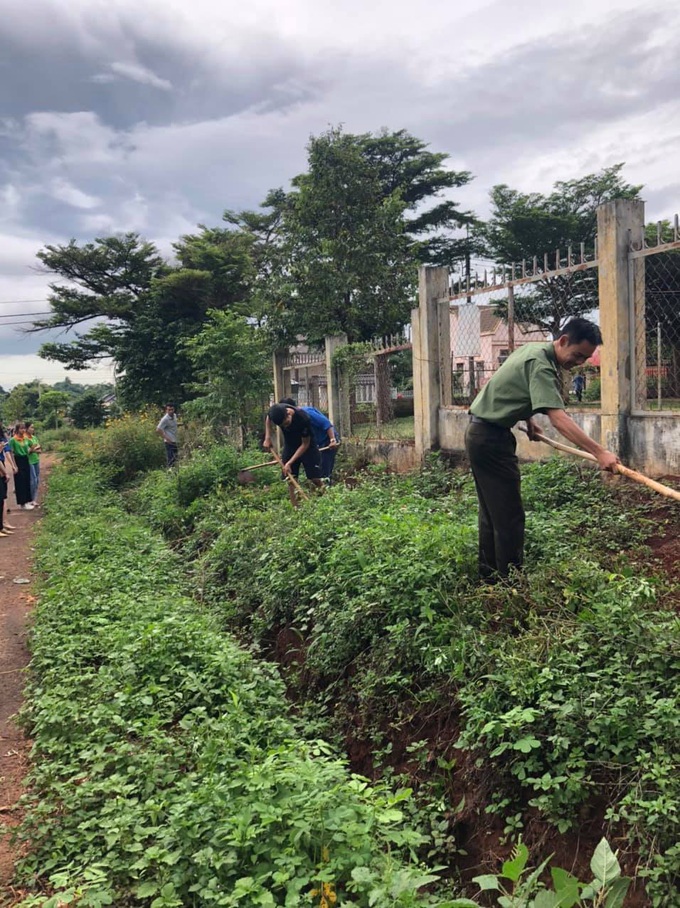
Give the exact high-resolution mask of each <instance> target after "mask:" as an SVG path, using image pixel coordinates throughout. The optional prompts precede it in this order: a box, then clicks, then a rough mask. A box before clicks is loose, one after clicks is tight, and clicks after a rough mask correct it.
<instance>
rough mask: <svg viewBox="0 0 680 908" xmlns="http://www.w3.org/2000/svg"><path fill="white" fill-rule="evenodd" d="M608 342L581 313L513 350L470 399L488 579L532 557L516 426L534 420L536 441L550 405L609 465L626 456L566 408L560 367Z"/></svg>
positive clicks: (573, 435)
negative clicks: (550, 336) (541, 340)
mask: <svg viewBox="0 0 680 908" xmlns="http://www.w3.org/2000/svg"><path fill="white" fill-rule="evenodd" d="M601 343H602V335H601V333H600V329H599V328H598V326H597V325H594V324H593V323H592V322H589V321H587V320H586V319H584V318H573V319H571V321H569V322H568V323H567V325H566V326H565V327H564V329H563V330H562V334H561V335H560V336H559V337H558V338H557V340H555V341H553V342H552V343H545V344H526V345H524V346H523V347H521V348H520V349H519V350H517V351H516V352H515V353H513V354H512V355H511V356H509V357H508V359H507V360H506V361H505V362H504V363H503V365H502V366H501V367H500V369H499V370H498V371H497V372H496V373H495V374H494V375H493V376H492V377H491V379H490V380H489V381H488V382H487V384H486V385H485V386H484V387H483V388H482V390H481V391H480V392H479V394H478V395H477V397H476V398H475V399H474V401H473V402H472V406H471V407H470V425H469V426H468V429H467V432H466V433H465V449H466V451H467V455H468V458H469V460H470V465H471V468H472V475H473V476H474V479H475V486H476V488H477V498H478V499H479V573H480V577H482V579H484V580H493V579H497V578H498V577H507V575H508V572H509V570H510V569H511V568H513V567H515V568H521V566H522V562H523V559H524V508H523V506H522V494H521V490H520V472H519V462H518V460H517V456H516V455H515V449H516V447H517V442H516V439H515V436H514V435H513V434H512V432H511V431H510V430H511V428H512V426H514V425H515V423H517V422H518V421H519V420H526V425H527V432H528V435H529V438H531V439H532V441H535V440H536V439H535V433H536V432H537V431H538V426H537V425H536V423H535V422H534V421H533V419H532V416H533V415H534V413H545V415H546V416H547V417H548V419H549V420H550V422H551V424H552V426H553V427H554V428H555V429H557V431H558V432H559V433H560V434H561V435H563V436H564V437H565V438H566V439H568V440H569V441H571V442H574V443H575V444H577V445H578V446H579V447H580V448H583V450H584V451H588V453H590V454H593V455H594V456H595V457H596V458H597V461H598V463H599V465H600V469H602V470H610V471H613V470H614V467H615V464H616V463H618V458H617V456H616V455H615V454H612V452H611V451H607V450H606V449H605V448H603V447H602V446H601V445H599V444H598V443H597V442H596V441H593V439H592V438H590V437H589V436H588V435H586V434H585V432H583V430H582V429H580V428H579V427H578V426H577V425H576V423H575V422H574V420H573V419H571V417H569V416H567V414H566V413H565V412H564V401H563V399H562V394H561V383H560V368H562V369H573V368H574V367H575V366H581V365H583V363H584V362H585V361H586V360H587V359H589V357H591V356H592V355H593V353H594V352H595V349H596V348H597V347H598V346H599V345H600V344H601Z"/></svg>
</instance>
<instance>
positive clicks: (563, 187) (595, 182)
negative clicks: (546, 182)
mask: <svg viewBox="0 0 680 908" xmlns="http://www.w3.org/2000/svg"><path fill="white" fill-rule="evenodd" d="M623 167H624V165H623V164H614V165H613V166H612V167H606V168H605V169H604V170H601V171H600V172H599V173H591V174H588V175H587V176H584V177H580V178H579V179H576V180H568V181H560V182H557V183H555V186H554V188H553V191H552V192H551V193H550V194H549V195H542V194H541V193H538V192H532V193H523V192H519V191H518V190H516V189H511V188H510V187H509V186H506V185H498V186H494V188H493V189H492V190H491V217H490V218H489V220H488V221H487V223H486V224H485V225H483V227H482V234H483V238H484V240H485V244H486V250H487V254H488V255H490V256H491V258H493V259H494V261H496V262H499V263H505V264H510V263H512V262H520V261H522V260H523V259H533V257H534V256H538V258H539V264H541V265H542V260H543V255H544V253H546V252H548V253H554V252H555V250H556V249H561V250H563V252H566V249H567V246H569V245H570V244H572V245H576V244H579V243H586V245H587V246H589V247H590V248H591V249H592V246H593V242H594V239H595V236H596V233H597V208H598V206H599V205H601V204H602V203H603V202H609V201H611V200H612V199H637V198H639V195H640V190H641V189H642V186H641V185H639V186H634V185H632V184H631V183H626V182H625V180H624V179H623V177H622V176H621V171H622V169H623Z"/></svg>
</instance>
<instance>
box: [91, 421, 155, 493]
mask: <svg viewBox="0 0 680 908" xmlns="http://www.w3.org/2000/svg"><path fill="white" fill-rule="evenodd" d="M157 423H158V419H157V417H156V416H155V415H154V414H151V413H127V414H125V415H123V416H121V417H120V418H119V419H114V420H111V421H110V422H109V423H108V424H107V426H106V428H105V429H100V430H97V431H94V432H92V433H90V438H91V442H90V445H89V446H88V448H87V449H86V452H85V454H86V457H87V459H88V460H89V461H90V462H92V463H93V464H95V465H96V466H97V467H98V468H99V469H101V470H102V472H103V474H104V475H105V476H106V477H107V478H108V479H109V480H110V482H112V483H113V484H114V485H115V486H116V487H117V488H120V487H121V486H123V485H124V484H125V483H129V482H130V481H131V480H133V479H135V478H136V477H137V476H138V475H139V474H140V473H143V472H145V471H147V470H153V469H156V468H158V467H161V466H163V464H164V463H165V449H164V447H163V440H162V439H161V437H160V436H159V435H158V434H156V425H157Z"/></svg>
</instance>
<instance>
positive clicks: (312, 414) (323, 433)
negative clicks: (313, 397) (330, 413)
mask: <svg viewBox="0 0 680 908" xmlns="http://www.w3.org/2000/svg"><path fill="white" fill-rule="evenodd" d="M298 409H300V410H304V411H305V413H306V414H307V415H308V416H309V420H310V422H311V424H312V432H313V433H314V440H315V441H316V444H317V447H319V448H325V447H326V445H327V444H328V443H329V441H330V439H329V437H328V430H329V429H330V428H331V426H332V425H333V423H332V422H331V421H330V419H328V417H327V416H324V415H323V413H322V412H321V410H317V409H316V407H299V408H298ZM333 432H334V434H335V437H336V438H337V437H338V434H337V432H335V429H334V430H333Z"/></svg>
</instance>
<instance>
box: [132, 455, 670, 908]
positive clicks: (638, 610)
mask: <svg viewBox="0 0 680 908" xmlns="http://www.w3.org/2000/svg"><path fill="white" fill-rule="evenodd" d="M158 481H159V480H158V478H154V477H153V476H150V477H148V478H147V480H146V483H147V485H146V490H145V495H146V499H147V501H149V500H151V499H152V498H153V488H154V486H155V484H156V483H157V482H158ZM523 486H524V498H525V504H526V509H527V516H528V520H527V565H526V571H525V573H524V574H523V575H522V576H517V577H515V578H513V580H512V581H511V582H510V583H507V584H503V585H499V586H497V587H491V588H484V587H480V586H479V585H478V584H477V583H476V581H475V579H474V575H475V546H476V527H475V523H476V502H475V497H474V490H473V488H472V485H471V482H470V480H469V479H468V478H465V477H462V476H460V475H457V474H455V473H452V472H451V471H450V470H446V469H445V468H444V466H443V465H442V464H441V463H440V462H439V461H437V459H434V460H433V461H432V462H431V463H430V464H429V466H428V467H427V469H426V470H425V471H423V473H422V474H419V475H417V476H410V477H393V476H388V475H385V472H384V471H383V470H381V469H379V468H372V469H369V470H368V471H367V474H366V477H365V478H364V479H363V481H361V482H360V484H359V485H358V486H356V487H352V488H347V487H343V486H337V487H335V488H334V489H332V490H331V492H330V494H328V495H326V496H325V497H323V498H320V499H318V500H315V501H313V502H311V503H310V504H309V505H306V506H305V507H304V508H302V509H300V511H298V512H296V513H293V512H292V511H291V510H290V508H289V507H288V506H287V504H286V503H285V501H284V500H283V496H282V495H281V494H280V489H279V488H278V487H275V488H273V489H272V488H270V487H267V485H266V483H265V482H264V481H262V482H261V484H259V485H257V486H255V487H253V488H249V489H248V490H247V491H244V492H238V491H233V490H232V491H229V492H228V493H225V492H222V493H215V494H214V495H213V498H212V502H211V504H212V506H211V509H210V513H209V514H205V513H204V514H202V515H198V516H197V518H196V519H195V533H194V534H193V537H192V538H191V539H189V540H188V541H187V542H186V543H185V544H184V549H183V550H184V551H185V552H186V553H188V554H189V556H190V557H192V558H193V559H195V561H194V564H195V571H196V576H197V577H198V578H200V587H201V589H202V590H203V596H204V598H205V599H206V601H207V602H208V603H209V604H210V605H211V606H212V608H213V609H214V612H215V614H216V615H218V616H219V618H220V620H221V621H222V622H223V624H224V626H225V627H228V628H230V629H231V630H233V631H234V632H236V633H238V634H239V635H241V636H242V638H243V639H244V640H247V641H251V642H255V643H256V644H258V645H259V646H260V647H262V648H263V649H264V651H266V652H273V651H274V650H275V643H276V639H277V634H278V633H280V632H281V630H282V629H285V630H286V632H287V633H288V635H289V637H291V636H292V638H293V639H297V640H298V641H299V644H298V646H297V648H298V658H297V659H294V660H293V662H292V665H291V666H289V671H288V675H287V678H288V683H289V689H290V691H291V693H292V694H293V696H294V697H295V698H296V699H297V701H298V703H299V704H300V709H301V711H302V714H303V715H304V716H305V717H306V719H307V720H308V721H310V722H311V723H312V724H314V723H316V726H315V727H317V728H319V729H323V730H324V731H326V732H329V733H330V732H331V731H335V733H336V734H338V735H339V736H340V737H341V736H342V735H343V734H346V733H347V729H348V728H350V727H352V726H353V727H354V728H355V732H356V730H357V729H359V730H360V732H359V733H360V734H362V735H363V736H364V737H365V739H367V740H368V741H369V742H371V744H372V747H373V766H374V768H375V771H376V772H381V771H382V772H388V771H390V761H394V760H395V759H396V758H395V753H396V747H394V746H393V745H394V742H395V738H396V737H398V736H399V729H404V727H407V726H408V725H409V722H412V720H414V718H415V717H419V718H422V717H423V716H425V717H427V716H432V715H434V714H435V713H436V712H437V710H441V705H442V701H444V702H445V703H447V704H448V705H449V708H450V711H451V715H452V717H454V718H455V721H456V722H457V723H459V726H460V732H459V734H458V741H457V745H458V753H459V754H461V755H469V760H468V761H467V762H468V764H469V761H470V760H471V761H472V763H473V764H474V763H475V762H476V765H477V773H478V775H479V776H480V777H483V778H484V780H485V785H486V786H487V788H488V789H490V791H491V796H490V800H489V803H488V806H487V809H488V811H490V812H491V813H494V812H495V813H498V814H499V815H500V816H501V817H503V818H504V821H505V823H506V834H507V836H509V837H511V838H512V837H513V836H517V834H518V833H520V832H521V830H522V828H523V826H524V824H525V818H526V816H527V813H531V814H532V815H534V816H535V815H536V814H538V815H539V816H541V817H542V818H543V820H544V821H545V822H546V823H548V824H550V825H552V826H554V827H555V828H556V829H557V830H559V831H561V832H564V833H568V832H569V831H570V830H574V829H577V828H578V826H579V824H580V823H581V822H583V818H584V815H586V814H587V815H588V816H589V817H590V816H592V814H593V811H594V812H595V813H597V812H598V811H599V814H600V816H601V821H602V823H603V824H604V826H607V825H608V826H609V828H611V829H612V830H614V831H615V832H616V834H617V835H618V836H620V837H622V840H624V841H628V842H629V845H630V847H633V848H635V849H637V850H638V851H639V852H640V854H641V855H642V859H643V864H642V867H641V870H640V873H641V875H642V876H646V878H647V891H648V894H649V897H650V900H651V902H652V904H654V905H657V906H660V908H661V906H663V908H667V906H668V908H670V906H672V905H673V904H674V902H673V898H674V897H673V896H669V892H673V891H674V890H675V889H676V887H677V882H678V879H679V875H680V860H679V855H678V848H677V841H678V839H679V838H680V821H679V818H678V803H680V772H678V766H679V765H680V755H679V751H680V734H679V729H680V725H679V723H680V704H679V703H678V693H677V683H676V682H677V672H678V667H679V666H678V659H679V654H680V647H679V646H678V637H679V636H680V632H679V627H678V619H677V616H676V615H675V614H674V613H672V612H669V611H667V610H665V609H664V608H662V607H661V606H660V605H659V604H658V596H657V586H658V584H657V583H655V582H653V581H652V580H651V579H650V578H644V577H641V576H640V575H639V573H638V572H637V571H634V570H633V569H632V568H631V566H630V558H629V556H628V554H627V552H628V551H630V550H631V548H633V549H634V548H635V546H636V545H637V544H638V543H639V541H640V539H641V538H642V536H643V534H644V532H645V517H644V507H641V508H638V507H636V506H635V505H634V504H633V503H631V502H630V500H626V498H625V496H623V497H622V496H621V495H620V494H619V493H618V492H617V490H616V488H615V487H614V488H610V487H608V486H606V485H605V484H603V483H602V482H601V480H600V478H599V476H598V475H597V473H596V471H592V470H588V469H587V468H580V467H578V466H574V465H573V464H569V463H568V462H566V461H564V460H562V459H558V458H554V459H552V460H551V461H550V462H548V463H546V464H541V465H538V464H536V465H529V466H527V467H525V468H524V469H523ZM147 507H148V505H147ZM313 727H314V725H313ZM405 759H406V757H401V758H400V760H401V763H402V764H403V762H404V760H405ZM457 759H458V758H457V757H456V756H455V753H453V754H448V755H446V758H445V759H444V758H442V757H440V765H441V766H446V765H448V766H450V767H451V768H452V769H453V772H454V773H455V763H456V760H457ZM411 763H413V760H411ZM391 771H392V772H394V771H395V768H394V765H393V766H392V769H391ZM398 771H399V770H398V767H397V773H398ZM446 774H447V773H446V771H441V770H440V771H438V772H435V776H436V784H434V783H433V782H432V779H430V781H429V782H428V783H426V784H423V786H422V791H421V792H420V794H421V795H423V802H422V803H423V804H427V805H429V807H431V806H432V805H433V804H437V805H439V808H440V809H444V808H445V807H447V805H446V791H447V784H446V778H445V777H446ZM428 785H429V794H428ZM429 807H428V810H429ZM448 808H449V810H450V805H448ZM584 812H585V814H584ZM429 815H430V816H431V819H432V826H433V829H434V827H435V826H436V825H437V824H438V823H440V824H441V822H442V821H441V812H440V813H439V814H437V813H436V811H435V814H432V813H431V812H430V814H429ZM441 838H442V839H447V836H446V835H444V834H442V835H441ZM669 899H670V900H669Z"/></svg>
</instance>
